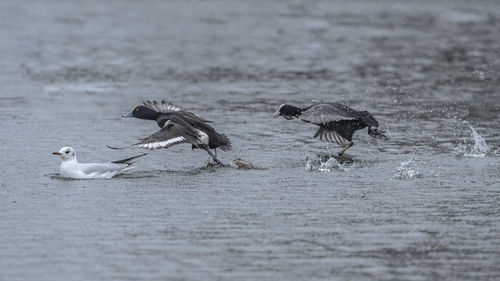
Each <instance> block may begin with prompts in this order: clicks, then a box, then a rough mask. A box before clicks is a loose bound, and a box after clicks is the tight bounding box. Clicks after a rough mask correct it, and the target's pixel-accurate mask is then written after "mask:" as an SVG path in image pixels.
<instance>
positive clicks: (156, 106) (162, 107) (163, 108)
mask: <svg viewBox="0 0 500 281" xmlns="http://www.w3.org/2000/svg"><path fill="white" fill-rule="evenodd" d="M142 103H143V104H144V106H146V107H147V108H149V109H151V110H154V111H156V112H161V113H167V112H172V111H181V110H184V109H182V108H181V107H180V106H177V105H174V104H172V103H170V102H169V103H167V102H166V101H165V100H162V101H161V103H160V102H157V101H155V100H154V101H149V100H147V101H143V102H142Z"/></svg>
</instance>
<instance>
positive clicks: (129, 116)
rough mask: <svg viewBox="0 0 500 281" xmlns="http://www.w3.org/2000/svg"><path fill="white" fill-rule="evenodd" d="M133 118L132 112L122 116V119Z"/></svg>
mask: <svg viewBox="0 0 500 281" xmlns="http://www.w3.org/2000/svg"><path fill="white" fill-rule="evenodd" d="M132 117H134V113H133V112H129V113H125V114H123V115H122V118H132Z"/></svg>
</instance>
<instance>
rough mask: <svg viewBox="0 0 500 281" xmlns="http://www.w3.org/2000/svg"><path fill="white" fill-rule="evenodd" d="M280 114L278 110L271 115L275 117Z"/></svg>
mask: <svg viewBox="0 0 500 281" xmlns="http://www.w3.org/2000/svg"><path fill="white" fill-rule="evenodd" d="M280 115H281V112H280V111H279V110H278V111H276V112H275V113H274V114H273V117H274V118H276V117H278V116H280Z"/></svg>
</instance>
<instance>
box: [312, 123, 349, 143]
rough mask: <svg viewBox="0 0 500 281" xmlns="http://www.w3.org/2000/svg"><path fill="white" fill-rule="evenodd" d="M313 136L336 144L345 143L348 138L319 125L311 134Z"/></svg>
mask: <svg viewBox="0 0 500 281" xmlns="http://www.w3.org/2000/svg"><path fill="white" fill-rule="evenodd" d="M313 137H314V138H319V139H320V140H324V141H327V142H333V143H338V144H343V143H346V142H347V141H348V140H347V139H346V138H344V137H342V136H341V135H340V134H339V133H337V132H335V131H334V130H329V129H326V128H323V127H319V128H318V130H317V131H316V133H315V134H314V136H313Z"/></svg>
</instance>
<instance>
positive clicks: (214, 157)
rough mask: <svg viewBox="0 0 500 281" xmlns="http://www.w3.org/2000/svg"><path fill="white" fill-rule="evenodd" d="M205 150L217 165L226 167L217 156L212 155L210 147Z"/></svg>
mask: <svg viewBox="0 0 500 281" xmlns="http://www.w3.org/2000/svg"><path fill="white" fill-rule="evenodd" d="M205 150H206V151H207V152H208V154H209V155H210V156H212V159H214V161H215V163H217V164H219V165H221V166H224V164H222V162H221V161H219V159H217V156H215V155H214V154H213V153H212V151H210V149H209V148H208V147H205Z"/></svg>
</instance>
